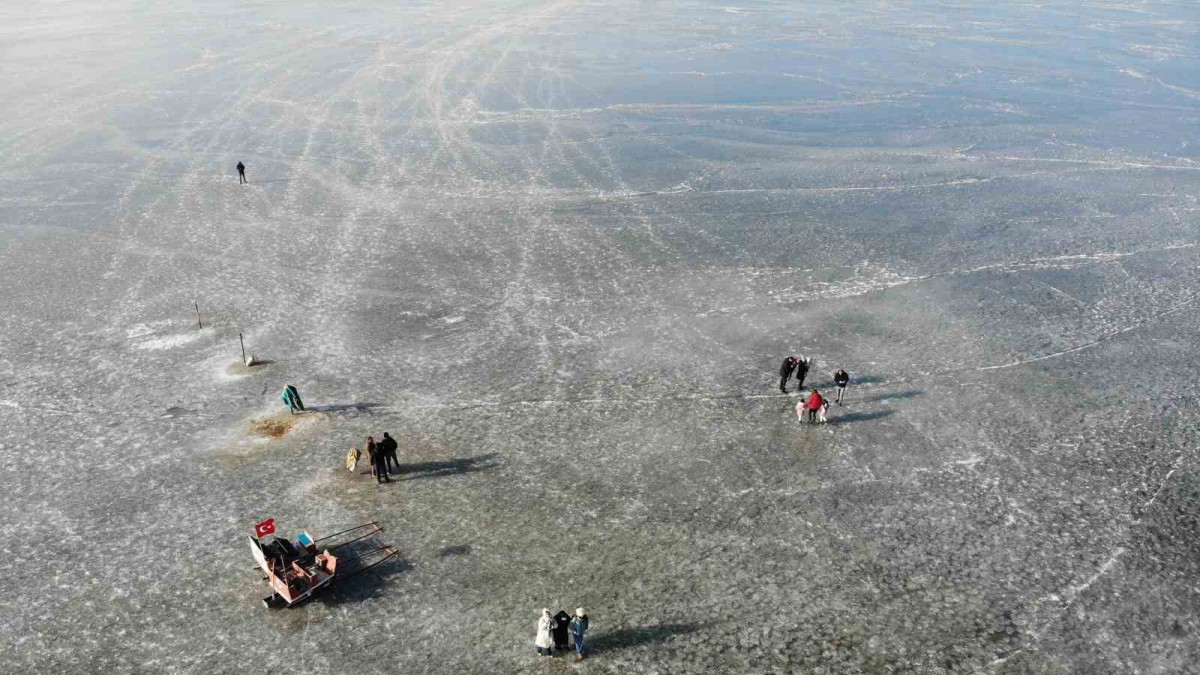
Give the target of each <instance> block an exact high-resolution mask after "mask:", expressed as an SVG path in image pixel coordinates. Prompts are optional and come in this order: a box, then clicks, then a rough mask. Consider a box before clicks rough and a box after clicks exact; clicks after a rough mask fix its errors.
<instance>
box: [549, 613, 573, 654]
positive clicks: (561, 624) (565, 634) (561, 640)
mask: <svg viewBox="0 0 1200 675" xmlns="http://www.w3.org/2000/svg"><path fill="white" fill-rule="evenodd" d="M570 629H571V615H570V614H567V612H566V610H562V609H560V610H558V614H555V615H554V629H553V630H552V632H553V633H554V649H555V650H556V651H560V652H565V651H567V648H568V647H570V646H571V630H570Z"/></svg>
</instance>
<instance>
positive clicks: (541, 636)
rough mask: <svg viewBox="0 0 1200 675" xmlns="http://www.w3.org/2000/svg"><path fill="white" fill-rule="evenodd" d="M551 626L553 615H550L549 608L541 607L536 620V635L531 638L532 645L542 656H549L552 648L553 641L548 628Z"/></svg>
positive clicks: (552, 625)
mask: <svg viewBox="0 0 1200 675" xmlns="http://www.w3.org/2000/svg"><path fill="white" fill-rule="evenodd" d="M553 627H554V617H552V616H550V610H548V609H543V610H542V616H541V618H540V619H538V622H537V637H535V638H534V639H533V646H534V647H535V648H537V653H538V654H541V655H542V656H550V655H551V653H552V652H553V650H554V641H553V640H552V639H551V638H550V629H551V628H553Z"/></svg>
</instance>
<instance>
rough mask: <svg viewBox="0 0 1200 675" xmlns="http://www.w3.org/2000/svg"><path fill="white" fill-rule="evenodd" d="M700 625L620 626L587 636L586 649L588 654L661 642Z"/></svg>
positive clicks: (691, 630) (694, 629)
mask: <svg viewBox="0 0 1200 675" xmlns="http://www.w3.org/2000/svg"><path fill="white" fill-rule="evenodd" d="M700 627H701V624H695V623H663V624H659V625H657V626H641V627H638V628H620V629H618V630H614V631H608V632H604V633H599V634H597V635H596V636H595V637H592V636H590V635H589V636H588V637H589V638H590V639H589V640H588V641H587V651H588V654H589V655H594V654H599V653H601V652H609V651H616V650H618V649H629V648H632V647H640V646H641V645H646V644H651V643H654V642H663V641H665V640H668V639H670V638H672V637H674V636H676V635H683V634H685V633H691V632H693V631H696V630H697V629H699V628H700Z"/></svg>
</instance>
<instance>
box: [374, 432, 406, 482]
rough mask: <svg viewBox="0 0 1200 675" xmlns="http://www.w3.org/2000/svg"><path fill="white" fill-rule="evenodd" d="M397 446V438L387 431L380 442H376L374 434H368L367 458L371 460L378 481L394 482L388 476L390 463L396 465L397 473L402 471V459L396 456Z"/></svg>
mask: <svg viewBox="0 0 1200 675" xmlns="http://www.w3.org/2000/svg"><path fill="white" fill-rule="evenodd" d="M397 447H398V444H397V443H396V439H394V438H392V437H391V436H389V435H388V433H387V432H386V431H385V432H383V438H382V439H380V441H379V442H378V443H376V442H375V437H374V436H367V459H368V460H369V461H370V462H371V475H372V476H375V480H376V482H379V483H390V482H392V479H391V478H390V477H388V473H389V470H388V469H389V465H390V466H392V467H395V473H400V460H399V459H398V458H397V457H396V448H397Z"/></svg>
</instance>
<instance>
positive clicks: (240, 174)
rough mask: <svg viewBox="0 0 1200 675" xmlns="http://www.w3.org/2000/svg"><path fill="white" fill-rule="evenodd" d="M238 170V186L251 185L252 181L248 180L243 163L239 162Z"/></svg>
mask: <svg viewBox="0 0 1200 675" xmlns="http://www.w3.org/2000/svg"><path fill="white" fill-rule="evenodd" d="M237 170H238V185H241V184H242V183H249V182H250V181H248V180H246V165H245V164H242V163H241V162H238V165H237Z"/></svg>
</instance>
